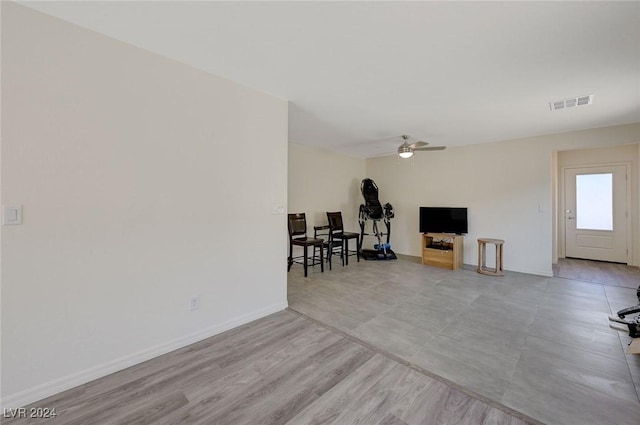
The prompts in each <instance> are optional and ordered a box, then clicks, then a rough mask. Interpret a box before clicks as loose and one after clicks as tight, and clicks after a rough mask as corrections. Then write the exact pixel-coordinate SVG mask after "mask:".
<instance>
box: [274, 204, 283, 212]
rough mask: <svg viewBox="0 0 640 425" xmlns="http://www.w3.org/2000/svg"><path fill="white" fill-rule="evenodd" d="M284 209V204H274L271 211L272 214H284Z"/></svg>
mask: <svg viewBox="0 0 640 425" xmlns="http://www.w3.org/2000/svg"><path fill="white" fill-rule="evenodd" d="M285 211H286V209H285V207H284V205H274V206H273V213H274V214H284V213H285Z"/></svg>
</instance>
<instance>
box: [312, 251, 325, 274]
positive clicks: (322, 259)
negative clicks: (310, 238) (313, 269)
mask: <svg viewBox="0 0 640 425" xmlns="http://www.w3.org/2000/svg"><path fill="white" fill-rule="evenodd" d="M322 251H323V249H322V244H320V272H322V273H324V256H323V254H324V253H323V252H322ZM313 252H314V253H315V252H316V249H315V247H314V248H313Z"/></svg>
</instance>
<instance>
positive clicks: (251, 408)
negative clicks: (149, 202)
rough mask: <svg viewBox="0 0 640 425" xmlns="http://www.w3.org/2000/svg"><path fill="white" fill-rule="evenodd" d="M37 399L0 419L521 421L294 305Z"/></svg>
mask: <svg viewBox="0 0 640 425" xmlns="http://www.w3.org/2000/svg"><path fill="white" fill-rule="evenodd" d="M35 406H41V407H47V408H55V409H56V413H57V415H58V416H57V417H56V418H55V419H51V420H41V419H32V420H28V419H15V420H7V421H6V422H3V423H6V424H12V425H18V424H26V423H29V424H48V425H53V424H61V425H62V424H64V425H78V424H87V425H106V424H158V425H167V424H176V425H178V424H203V425H204V424H206V425H225V424H228V425H243V424H244V425H260V424H287V425H294V424H295V425H310V424H335V425H348V424H362V425H412V424H416V425H418V424H456V425H465V424H466V425H475V424H493V425H524V424H525V423H526V422H524V421H523V420H521V419H519V418H517V417H514V416H512V415H510V414H508V413H505V411H504V409H498V408H495V407H492V406H490V405H489V404H487V403H483V402H482V401H480V400H478V399H476V398H474V397H471V396H469V395H468V394H465V393H464V392H462V391H459V390H457V389H456V388H453V387H452V386H450V385H447V384H446V383H443V382H441V381H440V380H438V379H433V378H432V377H429V376H428V375H426V374H424V373H422V372H421V371H420V370H418V369H416V368H412V367H408V366H407V365H405V364H403V363H401V362H397V361H395V360H393V359H392V358H390V357H387V356H384V355H381V354H380V353H378V352H377V351H375V350H373V349H371V348H368V347H366V346H364V345H362V344H359V343H357V342H354V340H352V339H351V338H349V337H345V336H344V335H342V334H341V333H339V332H335V331H332V330H330V329H328V328H326V327H325V326H322V325H319V324H318V323H316V322H314V321H311V320H308V319H306V318H304V317H302V316H301V315H299V314H296V313H294V312H291V311H283V312H280V313H276V314H274V315H271V316H269V317H266V318H263V319H260V320H257V321H255V322H252V323H249V324H247V325H245V326H241V327H239V328H236V329H234V330H231V331H228V332H226V333H224V334H220V335H218V336H215V337H212V338H209V339H207V340H205V341H202V342H199V343H196V344H193V345H191V346H188V347H185V348H183V349H180V350H177V351H175V352H172V353H169V354H167V355H164V356H162V357H159V358H156V359H154V360H151V361H148V362H145V363H142V364H140V365H137V366H134V367H131V368H129V369H126V370H124V371H121V372H118V373H115V374H113V375H109V376H107V377H105V378H101V379H98V380H96V381H94V382H91V383H88V384H86V385H82V386H80V387H78V388H75V389H72V390H69V391H66V392H64V393H61V394H59V395H57V396H54V397H51V398H49V399H46V400H43V401H41V402H39V403H36V404H35ZM530 423H531V421H530ZM533 423H535V422H533Z"/></svg>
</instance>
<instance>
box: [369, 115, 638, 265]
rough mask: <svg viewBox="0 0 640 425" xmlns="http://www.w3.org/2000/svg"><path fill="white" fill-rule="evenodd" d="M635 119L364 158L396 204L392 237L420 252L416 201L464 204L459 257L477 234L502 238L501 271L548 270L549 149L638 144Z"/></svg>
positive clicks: (469, 251)
mask: <svg viewBox="0 0 640 425" xmlns="http://www.w3.org/2000/svg"><path fill="white" fill-rule="evenodd" d="M639 141H640V124H638V123H636V124H629V125H621V126H616V127H606V128H600V129H593V130H585V131H576V132H571V133H564V134H554V135H548V136H540V137H532V138H527V139H520V140H510V141H504V142H497V143H489V144H479V145H470V146H466V147H459V148H450V149H447V150H445V151H441V152H419V153H417V154H416V155H415V156H414V158H415V159H413V160H407V161H400V162H398V161H397V159H396V157H395V156H388V157H380V158H371V159H368V160H367V167H366V170H367V175H368V176H369V177H371V178H373V179H374V180H375V181H376V183H377V184H378V186H379V187H380V189H381V191H384V192H385V193H386V194H388V196H387V197H385V201H386V200H387V198H388V201H389V202H391V203H392V204H393V206H394V208H395V212H396V218H395V219H394V222H393V235H392V238H391V243H392V245H393V248H394V250H395V251H396V252H398V253H400V254H407V255H415V256H418V255H420V235H419V229H418V207H420V206H460V207H468V208H469V234H468V235H467V236H466V237H465V249H464V261H465V263H467V264H473V265H475V264H477V241H476V240H477V238H479V237H492V238H500V239H505V241H506V242H505V247H504V257H505V268H506V269H507V270H513V271H520V272H527V273H534V274H541V275H551V274H552V270H551V264H552V246H553V243H554V239H553V236H552V223H553V220H552V214H553V208H552V207H553V205H552V200H553V198H552V186H553V184H552V183H553V181H552V179H553V169H552V168H554V167H555V165H554V163H553V161H552V159H553V154H554V151H558V150H571V149H580V148H590V147H600V146H615V145H621V144H629V143H638V142H639Z"/></svg>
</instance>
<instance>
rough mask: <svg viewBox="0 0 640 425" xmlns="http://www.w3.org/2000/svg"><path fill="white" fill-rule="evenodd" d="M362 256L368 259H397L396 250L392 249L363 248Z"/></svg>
mask: <svg viewBox="0 0 640 425" xmlns="http://www.w3.org/2000/svg"><path fill="white" fill-rule="evenodd" d="M360 257H362V258H364V259H365V260H367V261H373V260H397V259H398V257H396V254H395V252H393V251H392V250H390V249H387V250H386V253H385V251H382V250H376V249H363V250H361V251H360Z"/></svg>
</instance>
